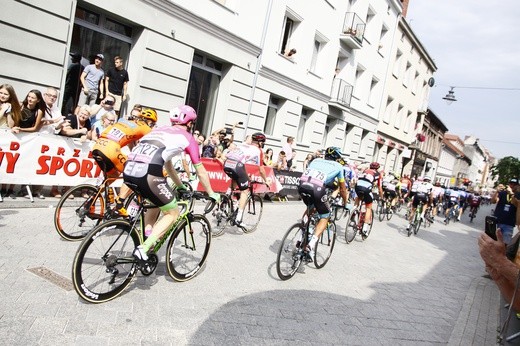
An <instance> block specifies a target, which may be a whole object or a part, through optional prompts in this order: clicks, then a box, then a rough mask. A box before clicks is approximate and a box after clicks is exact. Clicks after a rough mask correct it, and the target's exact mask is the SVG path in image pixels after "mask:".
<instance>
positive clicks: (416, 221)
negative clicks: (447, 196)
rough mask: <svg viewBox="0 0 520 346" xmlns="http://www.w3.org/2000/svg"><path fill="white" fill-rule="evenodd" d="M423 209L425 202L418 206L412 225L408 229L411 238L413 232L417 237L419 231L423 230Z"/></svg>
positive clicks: (420, 202)
mask: <svg viewBox="0 0 520 346" xmlns="http://www.w3.org/2000/svg"><path fill="white" fill-rule="evenodd" d="M423 208H424V202H423V201H419V205H417V208H415V213H414V215H413V220H412V223H411V224H410V226H409V227H408V236H411V235H412V232H413V234H414V235H417V233H418V232H419V229H420V228H421V224H422V222H423V218H422V217H421V215H422V211H423Z"/></svg>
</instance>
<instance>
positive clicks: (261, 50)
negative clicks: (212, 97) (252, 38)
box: [244, 0, 273, 140]
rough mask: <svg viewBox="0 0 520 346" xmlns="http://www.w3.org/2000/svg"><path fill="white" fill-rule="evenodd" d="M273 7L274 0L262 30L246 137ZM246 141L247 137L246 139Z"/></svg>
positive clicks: (245, 127) (271, 1) (268, 8)
mask: <svg viewBox="0 0 520 346" xmlns="http://www.w3.org/2000/svg"><path fill="white" fill-rule="evenodd" d="M272 6H273V0H269V4H268V5H267V14H266V17H265V20H264V28H263V30H262V38H261V39H260V54H259V55H258V57H257V59H256V68H255V75H254V77H253V85H252V87H251V96H250V97H249V104H248V106H247V115H246V122H245V124H244V136H247V130H248V128H249V117H250V116H251V108H253V100H254V97H255V91H256V83H257V81H258V72H259V71H260V66H261V65H262V55H263V53H264V45H265V38H266V36H267V28H268V26H269V19H270V18H271V8H272ZM244 140H245V137H244Z"/></svg>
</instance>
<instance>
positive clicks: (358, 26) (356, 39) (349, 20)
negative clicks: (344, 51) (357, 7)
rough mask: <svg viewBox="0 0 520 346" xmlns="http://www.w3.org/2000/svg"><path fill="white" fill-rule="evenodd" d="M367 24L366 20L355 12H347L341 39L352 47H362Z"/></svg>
mask: <svg viewBox="0 0 520 346" xmlns="http://www.w3.org/2000/svg"><path fill="white" fill-rule="evenodd" d="M365 26H366V24H365V22H363V21H362V20H361V18H360V17H359V16H358V15H357V14H355V13H354V12H347V13H345V21H344V22H343V29H342V31H341V35H340V39H341V40H342V41H344V42H345V43H346V44H347V45H349V46H350V47H351V48H355V49H359V48H361V45H362V43H363V35H364V34H365Z"/></svg>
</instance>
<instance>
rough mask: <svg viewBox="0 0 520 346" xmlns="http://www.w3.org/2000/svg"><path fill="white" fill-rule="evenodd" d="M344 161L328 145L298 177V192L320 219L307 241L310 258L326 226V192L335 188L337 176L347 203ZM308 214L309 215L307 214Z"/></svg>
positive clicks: (337, 150) (342, 195) (341, 192)
mask: <svg viewBox="0 0 520 346" xmlns="http://www.w3.org/2000/svg"><path fill="white" fill-rule="evenodd" d="M344 164H345V161H343V158H342V157H341V151H340V150H339V148H337V147H329V148H327V149H326V150H325V158H324V159H321V158H316V159H314V160H313V161H312V162H311V163H310V164H309V166H308V167H307V170H306V171H305V172H303V174H302V176H301V177H300V186H299V187H298V193H299V194H300V196H301V198H302V200H303V202H304V203H305V204H306V205H307V206H311V207H312V208H315V209H316V211H317V212H318V214H319V216H320V220H319V221H318V224H317V225H316V228H315V229H314V234H313V236H312V238H311V241H310V242H309V248H308V249H306V250H307V251H309V255H310V257H311V258H313V256H314V250H313V249H314V246H315V245H316V242H317V241H318V239H319V237H320V235H321V234H322V233H323V231H324V230H325V228H326V227H327V223H328V221H329V217H330V213H331V209H330V206H329V203H328V201H327V196H326V194H327V192H328V191H332V190H334V189H335V187H334V180H335V179H336V178H337V181H338V183H339V188H340V194H341V198H342V199H343V204H344V205H346V204H347V188H346V185H345V175H344V170H343V165H344ZM307 216H309V215H307Z"/></svg>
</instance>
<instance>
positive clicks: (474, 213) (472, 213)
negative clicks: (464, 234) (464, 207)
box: [469, 206, 478, 222]
mask: <svg viewBox="0 0 520 346" xmlns="http://www.w3.org/2000/svg"><path fill="white" fill-rule="evenodd" d="M477 211H478V206H472V207H471V208H470V210H469V222H473V219H474V218H476V217H477Z"/></svg>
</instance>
